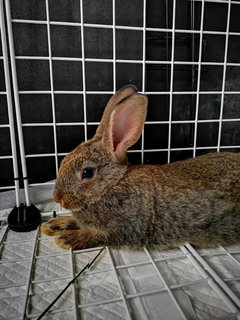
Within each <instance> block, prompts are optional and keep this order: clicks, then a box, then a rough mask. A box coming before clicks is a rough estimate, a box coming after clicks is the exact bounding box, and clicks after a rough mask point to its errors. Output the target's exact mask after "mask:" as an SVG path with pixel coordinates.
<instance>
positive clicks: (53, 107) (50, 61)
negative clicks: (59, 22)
mask: <svg viewBox="0 0 240 320" xmlns="http://www.w3.org/2000/svg"><path fill="white" fill-rule="evenodd" d="M45 5H46V17H47V40H48V55H49V57H48V58H49V75H50V87H51V104H52V117H53V124H52V125H53V140H54V152H55V169H56V175H57V174H58V165H59V164H58V150H57V129H56V112H55V110H56V108H55V101H54V84H53V65H52V44H51V32H50V17H49V2H48V0H46V2H45Z"/></svg>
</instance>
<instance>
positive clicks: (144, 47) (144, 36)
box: [141, 0, 147, 164]
mask: <svg viewBox="0 0 240 320" xmlns="http://www.w3.org/2000/svg"><path fill="white" fill-rule="evenodd" d="M146 6H147V5H146V0H143V37H142V46H143V52H142V54H143V55H142V59H143V60H142V92H143V93H145V90H146ZM144 132H145V131H144V128H143V130H142V140H141V163H142V164H143V163H144Z"/></svg>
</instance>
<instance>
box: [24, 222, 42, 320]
mask: <svg viewBox="0 0 240 320" xmlns="http://www.w3.org/2000/svg"><path fill="white" fill-rule="evenodd" d="M38 235H39V227H38V228H37V230H36V234H35V238H34V245H33V251H32V256H31V260H30V263H29V272H28V276H27V284H26V294H25V298H24V303H23V313H22V317H21V319H22V320H24V319H25V315H26V311H27V303H28V293H29V289H30V285H31V277H32V273H33V264H34V259H35V255H36V250H37V245H38Z"/></svg>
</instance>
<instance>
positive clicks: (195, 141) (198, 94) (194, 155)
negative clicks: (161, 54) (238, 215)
mask: <svg viewBox="0 0 240 320" xmlns="http://www.w3.org/2000/svg"><path fill="white" fill-rule="evenodd" d="M204 4H205V2H204V0H202V10H201V25H200V35H199V52H198V77H197V95H196V111H195V126H194V138H193V157H196V148H197V130H198V111H199V98H200V89H201V88H200V81H201V67H202V65H201V61H202V43H203V17H204Z"/></svg>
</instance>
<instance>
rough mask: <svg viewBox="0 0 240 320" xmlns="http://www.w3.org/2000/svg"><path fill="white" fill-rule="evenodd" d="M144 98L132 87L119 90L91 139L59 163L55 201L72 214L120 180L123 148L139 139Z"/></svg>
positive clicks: (124, 157) (124, 167)
mask: <svg viewBox="0 0 240 320" xmlns="http://www.w3.org/2000/svg"><path fill="white" fill-rule="evenodd" d="M146 113H147V97H146V96H144V95H141V94H138V93H137V90H136V88H135V87H134V86H126V87H123V88H122V89H120V90H119V91H118V92H117V93H116V94H115V95H113V96H112V97H111V99H110V100H109V102H108V104H107V106H106V108H105V110H104V113H103V116H102V120H101V122H100V125H99V127H98V128H97V131H96V134H95V136H94V137H93V138H92V139H90V140H88V141H87V142H84V143H82V144H80V145H79V146H78V147H77V148H76V149H75V150H73V151H72V152H71V153H69V154H68V155H67V156H66V157H65V158H64V159H63V161H62V163H61V166H60V169H59V175H58V177H57V180H56V185H55V191H54V198H55V201H56V202H59V203H61V205H62V206H63V207H64V208H66V209H69V210H72V211H79V210H81V209H84V207H85V206H86V204H89V203H91V202H95V201H97V200H100V199H101V195H102V194H103V193H104V190H107V189H108V188H109V186H111V184H112V183H116V181H118V180H119V179H122V178H123V177H124V174H125V172H126V170H127V169H128V166H127V163H128V162H127V149H128V148H129V147H130V146H132V145H133V144H134V143H135V142H136V141H137V140H138V138H139V137H140V135H141V132H142V129H143V126H144V122H145V119H146Z"/></svg>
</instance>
